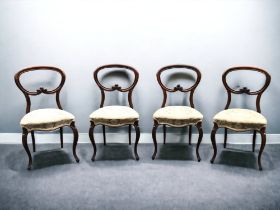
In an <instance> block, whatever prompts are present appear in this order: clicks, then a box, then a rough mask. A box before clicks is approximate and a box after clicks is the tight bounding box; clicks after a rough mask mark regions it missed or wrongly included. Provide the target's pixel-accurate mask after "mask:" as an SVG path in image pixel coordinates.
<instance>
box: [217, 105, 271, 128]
mask: <svg viewBox="0 0 280 210" xmlns="http://www.w3.org/2000/svg"><path fill="white" fill-rule="evenodd" d="M214 122H215V123H217V125H218V126H219V127H225V128H230V129H232V130H235V131H247V130H260V129H261V128H262V127H265V126H266V125H267V120H266V118H265V117H264V116H263V115H262V114H260V113H258V112H256V111H254V110H250V109H237V108H235V109H226V110H223V111H221V112H219V113H218V114H216V115H215V116H214Z"/></svg>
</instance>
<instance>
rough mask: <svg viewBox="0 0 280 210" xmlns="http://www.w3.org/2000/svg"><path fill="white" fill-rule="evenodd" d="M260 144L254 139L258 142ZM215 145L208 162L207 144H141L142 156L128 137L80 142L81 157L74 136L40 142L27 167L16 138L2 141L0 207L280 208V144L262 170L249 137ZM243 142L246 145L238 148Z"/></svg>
mask: <svg viewBox="0 0 280 210" xmlns="http://www.w3.org/2000/svg"><path fill="white" fill-rule="evenodd" d="M257 146H259V145H257ZM229 147H231V148H232V149H222V147H221V145H218V149H219V150H218V156H217V159H216V163H215V164H213V165H211V164H210V163H209V160H210V156H211V154H212V148H211V146H210V145H202V146H201V150H200V151H201V157H202V162H200V163H198V162H197V161H196V158H195V145H192V146H188V145H184V144H167V145H160V146H159V152H158V156H157V159H156V160H154V161H152V160H151V155H152V150H153V146H152V144H140V145H139V155H140V161H139V162H136V161H135V160H134V157H133V153H132V148H133V147H130V146H128V145H125V144H108V145H107V146H106V147H104V146H103V145H98V153H97V160H96V162H91V161H90V157H91V154H92V147H91V145H90V144H79V145H78V150H77V151H78V155H79V157H80V159H81V161H80V163H79V164H77V163H75V162H74V160H73V157H72V153H71V144H65V148H64V149H62V150H61V149H58V148H59V145H56V144H49V145H42V144H41V145H37V149H38V152H36V153H33V157H34V167H33V170H32V171H27V170H26V164H27V156H26V154H25V152H24V150H23V148H22V146H21V145H0V209H16V210H19V209H65V210H66V209H67V210H69V209H110V210H111V209H122V210H123V209H131V210H132V209H133V210H136V209H153V210H156V209H168V210H171V209H215V210H217V209H246V210H250V209H254V210H255V209H280V145H267V146H266V148H265V151H264V155H263V168H264V170H263V171H262V172H260V171H258V170H257V165H256V157H257V152H258V149H257V151H256V153H255V154H254V153H251V152H248V151H249V150H250V148H251V147H250V146H249V145H245V146H244V145H242V146H241V145H239V146H237V145H229ZM240 149H243V150H247V152H246V151H242V150H240Z"/></svg>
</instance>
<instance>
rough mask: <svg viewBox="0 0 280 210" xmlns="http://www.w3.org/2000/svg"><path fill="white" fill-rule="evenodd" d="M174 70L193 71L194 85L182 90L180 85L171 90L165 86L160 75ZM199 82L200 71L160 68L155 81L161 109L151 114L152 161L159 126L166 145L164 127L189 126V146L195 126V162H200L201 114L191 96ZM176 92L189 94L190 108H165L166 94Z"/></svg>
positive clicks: (186, 68)
mask: <svg viewBox="0 0 280 210" xmlns="http://www.w3.org/2000/svg"><path fill="white" fill-rule="evenodd" d="M174 69H175V70H176V69H182V70H184V71H194V72H195V73H196V80H195V83H194V84H193V85H192V86H191V87H189V88H186V89H184V88H183V87H182V86H181V85H179V84H178V85H177V86H176V87H174V88H173V89H171V88H169V87H167V86H165V85H164V84H163V82H162V79H161V74H162V73H163V72H164V71H167V70H168V71H172V70H174ZM200 80H201V73H200V71H199V70H198V69H197V68H195V67H193V66H188V65H170V66H166V67H163V68H161V69H160V70H159V71H158V72H157V81H158V83H159V85H160V87H161V89H162V92H163V102H162V105H161V108H160V109H158V110H157V111H156V112H155V113H154V114H153V120H154V126H153V130H152V136H153V142H154V153H153V156H152V159H153V160H154V159H155V157H156V154H157V140H156V131H157V128H158V126H159V125H163V142H164V144H165V143H166V126H171V127H186V126H189V144H190V145H191V136H192V125H195V126H196V127H197V129H198V132H199V137H198V142H197V146H196V156H197V160H198V161H200V160H201V158H200V156H199V151H198V150H199V145H200V143H201V140H202V137H203V130H202V119H203V116H202V114H201V113H200V112H199V111H197V110H196V109H195V108H194V103H193V94H194V91H195V89H196V87H197V86H198V84H199V82H200ZM176 91H180V92H183V93H187V92H190V96H189V102H190V106H165V105H166V100H167V92H169V93H174V92H176Z"/></svg>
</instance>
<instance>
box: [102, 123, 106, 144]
mask: <svg viewBox="0 0 280 210" xmlns="http://www.w3.org/2000/svg"><path fill="white" fill-rule="evenodd" d="M102 130H103V140H104V146H105V145H106V131H105V125H102Z"/></svg>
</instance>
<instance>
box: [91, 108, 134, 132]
mask: <svg viewBox="0 0 280 210" xmlns="http://www.w3.org/2000/svg"><path fill="white" fill-rule="evenodd" d="M89 117H90V120H91V121H92V122H94V124H95V125H98V124H102V125H107V126H113V127H118V126H123V125H129V124H133V123H134V122H135V121H137V120H139V114H138V113H137V112H136V111H135V110H134V109H132V108H130V107H128V106H105V107H102V108H100V109H98V110H96V111H94V112H93V113H91V115H90V116H89Z"/></svg>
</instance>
